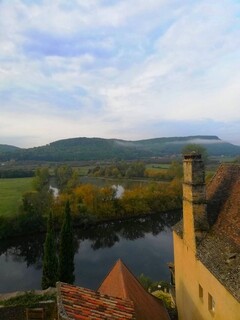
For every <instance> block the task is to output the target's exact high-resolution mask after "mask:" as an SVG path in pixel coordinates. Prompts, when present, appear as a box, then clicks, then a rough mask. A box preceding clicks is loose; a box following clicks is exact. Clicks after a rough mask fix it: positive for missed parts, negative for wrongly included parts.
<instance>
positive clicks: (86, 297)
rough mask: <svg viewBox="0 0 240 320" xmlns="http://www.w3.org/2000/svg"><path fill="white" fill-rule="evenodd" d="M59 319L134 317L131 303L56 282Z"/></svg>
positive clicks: (123, 318) (125, 319)
mask: <svg viewBox="0 0 240 320" xmlns="http://www.w3.org/2000/svg"><path fill="white" fill-rule="evenodd" d="M57 296H58V313H59V317H60V319H64V320H65V319H66V320H67V319H74V320H75V319H84V320H87V319H94V320H97V319H99V320H101V319H105V320H107V319H109V320H110V319H113V320H114V319H122V320H127V319H135V315H134V309H133V303H132V301H130V300H127V299H120V298H116V297H110V296H108V295H106V294H101V293H99V292H95V291H93V290H90V289H86V288H81V287H76V286H73V285H70V284H66V283H62V282H58V283H57Z"/></svg>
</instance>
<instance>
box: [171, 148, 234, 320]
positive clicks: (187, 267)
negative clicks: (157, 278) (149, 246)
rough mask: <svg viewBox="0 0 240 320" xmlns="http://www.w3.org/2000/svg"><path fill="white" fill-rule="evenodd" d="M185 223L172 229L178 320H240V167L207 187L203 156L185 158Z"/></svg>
mask: <svg viewBox="0 0 240 320" xmlns="http://www.w3.org/2000/svg"><path fill="white" fill-rule="evenodd" d="M183 168H184V181H183V220H182V221H181V222H179V223H178V224H177V225H176V226H175V227H174V231H173V240H174V263H175V286H176V303H177V308H178V315H179V320H208V319H209V320H210V319H216V320H228V319H229V320H230V319H231V320H239V319H240V166H238V165H232V164H225V165H221V166H220V167H219V169H218V171H217V172H216V174H215V176H214V177H213V179H212V180H211V182H210V183H209V184H208V186H207V188H206V186H205V170H204V164H203V161H202V159H201V155H199V154H194V153H192V154H189V155H185V156H184V162H183Z"/></svg>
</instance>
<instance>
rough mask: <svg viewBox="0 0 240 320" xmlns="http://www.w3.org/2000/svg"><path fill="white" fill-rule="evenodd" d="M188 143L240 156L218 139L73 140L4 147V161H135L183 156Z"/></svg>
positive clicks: (239, 150)
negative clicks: (22, 146) (39, 144)
mask: <svg viewBox="0 0 240 320" xmlns="http://www.w3.org/2000/svg"><path fill="white" fill-rule="evenodd" d="M188 144H200V145H202V146H204V147H205V148H206V149H207V151H208V154H209V155H210V156H221V155H225V156H236V155H239V154H240V146H236V145H233V144H231V143H228V142H225V141H222V140H221V139H219V138H218V137H217V136H188V137H173V138H155V139H147V140H138V141H126V140H119V139H101V138H72V139H65V140H59V141H55V142H52V143H50V144H48V145H45V146H41V147H34V148H29V149H21V148H17V147H14V146H8V145H0V161H8V160H32V161H34V160H36V161H89V160H112V159H115V160H121V159H122V160H134V159H143V158H151V157H161V156H172V155H177V154H181V151H182V149H183V147H184V146H185V145H188Z"/></svg>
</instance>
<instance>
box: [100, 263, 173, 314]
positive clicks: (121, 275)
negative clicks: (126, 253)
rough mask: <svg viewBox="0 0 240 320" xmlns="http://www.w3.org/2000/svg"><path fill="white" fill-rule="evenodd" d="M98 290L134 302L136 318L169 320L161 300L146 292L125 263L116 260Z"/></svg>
mask: <svg viewBox="0 0 240 320" xmlns="http://www.w3.org/2000/svg"><path fill="white" fill-rule="evenodd" d="M98 291H99V292H100V293H103V294H108V295H111V296H114V297H118V298H123V299H126V298H127V299H130V300H131V301H133V303H134V309H135V312H136V319H138V320H155V319H156V320H157V319H158V320H169V319H170V318H169V315H168V313H167V311H166V309H165V307H164V306H163V304H162V303H161V301H160V300H159V299H157V298H155V297H154V296H153V295H151V294H150V293H148V292H147V291H146V290H145V289H144V288H143V287H142V285H141V284H140V282H139V281H138V280H137V279H136V277H135V276H134V275H133V274H132V273H131V271H129V269H128V268H127V267H126V266H125V264H124V263H123V262H122V261H121V260H118V261H117V262H116V264H115V265H114V267H113V268H112V269H111V271H110V272H109V274H108V275H107V277H106V278H105V280H104V281H103V282H102V284H101V286H100V287H99V289H98Z"/></svg>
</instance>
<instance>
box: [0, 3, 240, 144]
mask: <svg viewBox="0 0 240 320" xmlns="http://www.w3.org/2000/svg"><path fill="white" fill-rule="evenodd" d="M204 134H206V135H217V136H219V137H220V138H221V139H223V140H225V141H229V142H232V143H235V144H239V145H240V1H239V0H221V1H216V0H213V1H212V0H195V1H194V0H147V1H146V0H71V1H68V0H54V1H49V0H35V1H34V0H32V1H31V0H0V143H2V144H12V145H16V146H19V147H32V146H39V145H44V144H47V143H49V142H52V141H55V140H59V139H64V138H72V137H102V138H119V139H126V140H138V139H148V138H154V137H164V136H165V137H170V136H186V135H204Z"/></svg>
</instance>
